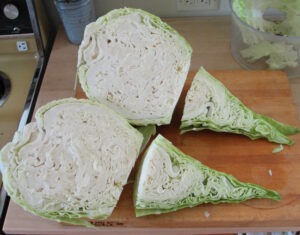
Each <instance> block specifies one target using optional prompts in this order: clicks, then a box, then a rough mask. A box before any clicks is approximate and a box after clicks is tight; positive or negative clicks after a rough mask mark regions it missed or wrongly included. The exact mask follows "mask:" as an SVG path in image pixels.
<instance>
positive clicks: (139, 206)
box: [134, 135, 280, 217]
mask: <svg viewBox="0 0 300 235" xmlns="http://www.w3.org/2000/svg"><path fill="white" fill-rule="evenodd" d="M251 198H268V199H273V200H280V196H279V194H278V193H277V192H275V191H273V190H268V189H266V188H263V187H261V186H258V185H255V184H251V183H242V182H239V181H238V180H237V179H236V178H234V177H233V176H231V175H228V174H226V173H222V172H218V171H216V170H213V169H211V168H209V167H207V166H205V165H203V164H202V163H200V162H199V161H197V160H196V159H194V158H192V157H190V156H188V155H186V154H184V153H183V152H181V151H180V150H179V149H177V148H176V147H175V146H174V145H173V144H172V143H171V142H169V141H168V140H167V139H165V138H164V137H163V136H161V135H158V136H157V137H156V139H155V140H154V141H153V142H152V143H151V145H150V147H149V148H148V150H147V152H146V154H145V156H144V157H143V160H142V163H141V166H140V168H139V172H138V175H137V179H136V184H135V191H134V206H135V213H136V216H137V217H139V216H145V215H150V214H160V213H167V212H171V211H176V210H179V209H182V208H186V207H193V206H196V205H199V204H202V203H213V204H217V203H221V202H227V203H238V202H241V201H244V200H247V199H251Z"/></svg>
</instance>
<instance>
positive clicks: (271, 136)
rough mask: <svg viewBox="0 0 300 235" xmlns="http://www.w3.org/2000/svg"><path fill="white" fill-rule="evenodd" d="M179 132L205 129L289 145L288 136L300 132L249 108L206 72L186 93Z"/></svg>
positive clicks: (196, 79)
mask: <svg viewBox="0 0 300 235" xmlns="http://www.w3.org/2000/svg"><path fill="white" fill-rule="evenodd" d="M180 129H181V133H184V132H187V131H199V130H203V129H210V130H213V131H217V132H231V133H236V134H243V135H246V136H248V137H249V138H251V139H258V138H266V139H267V140H268V141H271V142H275V143H279V144H288V145H291V144H293V141H292V140H290V139H289V138H288V137H287V135H292V134H295V133H298V132H299V129H298V128H297V127H293V126H289V125H285V124H283V123H280V122H277V121H276V120H274V119H272V118H270V117H267V116H264V115H260V114H257V113H255V112H253V111H252V110H250V109H249V108H247V107H246V106H245V105H244V104H243V103H242V102H241V101H240V100H239V99H238V98H237V97H235V96H234V95H232V94H231V93H230V91H229V90H228V89H227V88H226V87H225V86H224V85H223V84H222V83H221V82H220V81H218V80H217V79H215V78H214V77H213V76H212V75H211V74H209V73H208V72H207V71H205V69H204V68H200V70H199V71H198V72H197V74H196V76H195V77H194V80H193V82H192V85H191V87H190V89H189V91H188V93H187V96H186V99H185V106H184V111H183V116H182V119H181V126H180Z"/></svg>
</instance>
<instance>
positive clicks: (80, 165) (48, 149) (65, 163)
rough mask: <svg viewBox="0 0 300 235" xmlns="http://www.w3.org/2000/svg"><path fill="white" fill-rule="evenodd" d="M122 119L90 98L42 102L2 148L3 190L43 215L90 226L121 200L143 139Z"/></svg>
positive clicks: (22, 204)
mask: <svg viewBox="0 0 300 235" xmlns="http://www.w3.org/2000/svg"><path fill="white" fill-rule="evenodd" d="M142 140H143V137H142V135H141V134H140V133H139V132H138V131H137V130H136V129H134V128H133V127H131V126H130V125H129V123H128V122H127V120H126V119H124V118H122V117H120V116H119V115H118V114H116V113H115V112H113V111H112V110H110V109H108V108H107V107H105V106H103V105H100V104H98V103H95V102H91V101H88V100H76V99H72V98H69V99H63V100H58V101H53V102H51V103H49V104H47V105H45V106H43V107H41V108H40V109H39V110H38V111H37V114H36V122H31V123H30V124H28V125H26V126H25V128H24V130H23V131H22V132H17V133H16V134H15V136H14V139H13V141H12V142H10V143H8V144H7V145H6V146H5V147H4V148H3V149H2V150H1V152H0V156H1V158H0V159H1V168H2V169H1V170H2V174H3V183H4V187H5V190H6V191H7V193H8V194H9V196H10V197H11V198H12V200H13V201H15V202H16V203H17V204H19V205H20V206H22V207H23V208H24V209H25V210H28V211H30V212H32V213H33V214H36V215H39V216H42V217H44V218H48V219H52V220H56V221H59V222H67V223H72V224H81V225H85V226H91V224H90V223H89V222H88V221H87V220H86V219H105V218H107V217H108V216H109V215H110V214H111V213H112V211H113V209H114V207H115V206H116V204H117V201H118V200H119V197H120V194H121V192H122V189H123V186H124V185H125V184H126V183H127V178H128V176H129V173H130V171H131V169H132V167H133V166H134V164H135V160H136V158H137V156H138V154H139V151H140V147H141V144H142Z"/></svg>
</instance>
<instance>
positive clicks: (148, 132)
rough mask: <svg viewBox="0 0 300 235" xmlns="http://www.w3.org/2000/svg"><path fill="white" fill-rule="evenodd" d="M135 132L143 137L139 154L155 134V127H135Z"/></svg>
mask: <svg viewBox="0 0 300 235" xmlns="http://www.w3.org/2000/svg"><path fill="white" fill-rule="evenodd" d="M137 130H138V131H139V132H140V133H142V135H143V137H144V140H143V143H142V146H141V150H140V152H142V151H143V150H144V148H145V147H146V146H147V144H148V142H149V140H150V138H151V137H152V136H154V135H155V134H156V126H155V125H148V126H141V127H137Z"/></svg>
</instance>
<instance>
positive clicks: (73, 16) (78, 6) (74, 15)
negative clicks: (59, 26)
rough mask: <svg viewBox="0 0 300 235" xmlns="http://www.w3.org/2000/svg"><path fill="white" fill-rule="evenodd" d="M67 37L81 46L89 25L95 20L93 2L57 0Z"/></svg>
mask: <svg viewBox="0 0 300 235" xmlns="http://www.w3.org/2000/svg"><path fill="white" fill-rule="evenodd" d="M54 3H55V6H56V9H57V11H58V13H59V16H60V18H61V21H62V23H63V26H64V29H65V31H66V34H67V37H68V39H69V40H70V42H71V43H73V44H80V43H81V41H82V38H83V34H84V29H85V26H86V25H87V24H89V23H90V22H92V21H94V20H95V11H94V3H93V0H55V1H54Z"/></svg>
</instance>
